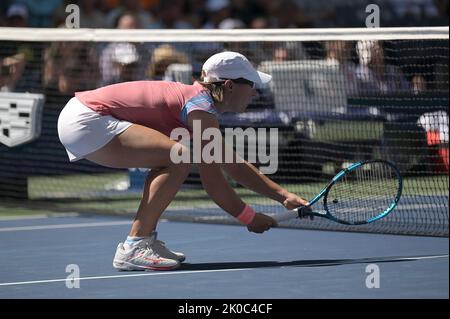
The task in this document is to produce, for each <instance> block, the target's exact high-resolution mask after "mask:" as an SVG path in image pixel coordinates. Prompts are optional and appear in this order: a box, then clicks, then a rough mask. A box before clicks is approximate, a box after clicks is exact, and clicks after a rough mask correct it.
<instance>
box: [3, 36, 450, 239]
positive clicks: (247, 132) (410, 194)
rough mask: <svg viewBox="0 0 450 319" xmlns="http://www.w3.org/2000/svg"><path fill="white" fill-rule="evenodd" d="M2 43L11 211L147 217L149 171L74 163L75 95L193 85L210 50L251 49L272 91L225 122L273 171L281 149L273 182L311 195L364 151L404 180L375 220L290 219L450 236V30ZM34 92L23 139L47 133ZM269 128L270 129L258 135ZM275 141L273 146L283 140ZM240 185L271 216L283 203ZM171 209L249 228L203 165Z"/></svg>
mask: <svg viewBox="0 0 450 319" xmlns="http://www.w3.org/2000/svg"><path fill="white" fill-rule="evenodd" d="M0 43H1V45H0V58H1V59H2V74H1V78H0V79H1V81H0V84H1V85H2V91H9V92H6V93H5V92H2V93H0V198H1V200H0V201H1V204H0V209H2V210H3V211H11V210H12V209H16V210H21V209H31V210H37V209H39V210H44V211H45V210H51V211H77V212H87V213H93V212H98V213H115V214H134V212H135V211H136V209H137V207H138V205H139V199H140V196H141V189H142V187H143V181H144V179H145V174H146V172H144V171H142V170H139V169H131V170H113V169H109V168H103V167H100V166H97V165H95V164H92V163H89V162H87V161H84V160H82V161H80V162H76V163H69V162H68V159H67V156H66V154H65V150H64V149H63V147H62V145H61V144H60V143H59V140H58V136H57V131H56V122H57V118H58V115H59V112H60V111H61V109H62V108H63V106H64V105H65V103H66V102H67V101H68V100H69V99H70V97H71V96H72V95H73V92H75V91H81V90H87V89H93V88H96V87H99V86H102V85H107V84H112V83H117V82H124V81H130V80H145V79H155V80H162V79H164V80H171V81H179V82H184V83H192V81H194V80H195V79H198V78H199V76H200V70H201V64H202V62H204V61H205V60H206V58H208V57H209V56H210V55H212V54H214V53H217V52H220V51H222V50H231V51H238V52H241V53H243V54H244V55H246V56H247V57H248V58H249V59H250V60H251V61H252V62H253V63H254V64H255V65H256V66H257V68H258V69H259V70H261V71H264V72H267V73H270V74H271V75H272V76H273V80H272V82H271V83H270V84H269V85H267V86H264V87H257V91H258V93H259V94H258V96H257V97H256V98H255V99H254V100H253V101H252V103H251V104H250V105H249V107H248V109H247V111H246V112H245V113H242V114H223V115H221V116H220V124H221V127H222V128H223V129H224V131H225V129H226V128H241V129H242V130H243V131H242V132H241V133H242V134H240V135H242V136H245V137H246V138H245V139H244V141H245V143H244V144H243V145H241V144H239V145H238V147H237V149H236V150H237V151H238V152H239V153H240V154H241V155H242V156H243V157H244V158H246V159H248V160H249V161H252V162H254V163H255V165H256V166H258V167H260V168H261V167H264V166H265V164H267V163H264V161H263V158H261V157H258V155H259V154H260V152H259V147H261V145H264V146H270V145H274V144H275V145H276V152H274V153H273V154H269V155H274V157H270V156H269V158H270V159H271V160H273V161H274V162H273V163H274V164H275V166H276V170H275V173H274V174H271V175H269V176H270V177H271V178H272V179H273V180H275V181H276V182H278V183H280V184H281V185H283V186H284V187H286V188H287V189H288V190H289V191H291V192H294V193H297V194H298V195H300V196H302V197H304V198H306V199H310V198H312V197H314V195H315V194H316V193H317V192H318V191H320V189H321V188H322V187H323V186H324V185H325V183H326V182H327V181H328V180H329V179H330V178H331V177H332V176H334V175H335V174H336V173H337V172H338V171H339V170H341V169H342V168H345V167H347V166H349V165H351V163H354V162H356V161H360V160H367V159H374V158H379V159H387V160H389V161H392V162H393V163H395V164H396V165H397V166H398V167H399V168H400V170H401V172H402V175H403V176H404V191H403V196H402V199H401V201H400V203H399V205H398V207H397V209H396V210H394V212H392V213H391V214H390V215H389V216H388V217H386V218H384V219H382V220H380V221H378V222H376V223H374V224H370V225H368V226H358V227H349V226H342V225H337V224H335V223H332V222H329V221H326V220H317V219H316V220H314V221H309V220H308V221H306V220H291V221H287V222H284V223H283V224H282V225H283V226H286V227H296V228H308V229H334V230H345V231H367V232H377V233H394V234H416V235H432V236H448V227H449V225H448V220H449V217H448V196H449V195H448V194H449V175H448V159H449V156H448V93H449V91H448V45H449V43H448V27H430V28H376V29H308V30H298V29H283V30H201V31H199V30H195V31H189V30H179V31H175V30H157V31H156V30H99V29H38V30H36V29H32V30H28V29H20V30H19V29H10V28H1V32H0ZM25 92H30V93H34V94H36V96H40V97H41V98H43V99H44V100H45V102H43V107H42V114H41V117H40V120H39V129H37V130H35V131H36V132H38V133H36V136H35V137H34V138H35V139H31V138H29V139H28V140H26V139H25V140H26V141H25V142H23V139H22V140H21V139H20V138H19V137H23V136H24V135H25V137H26V136H27V134H28V135H30V134H29V133H30V131H31V130H33V129H35V128H33V127H31V126H32V125H31V124H32V123H31V122H34V119H31V118H30V117H31V115H30V114H31V113H30V112H28V111H23V110H22V111H21V110H20V109H21V107H23V108H26V107H29V105H30V103H28V102H27V103H28V104H27V103H25V102H23V101H24V100H26V99H27V98H28V99H31V100H33V96H31V97H30V95H29V94H28V95H27V94H26V93H25ZM12 93H14V94H12ZM21 101H22V102H21ZM23 103H25V104H26V105H28V106H26V105H25V104H23ZM22 104H23V105H25V106H22ZM258 129H265V131H264V132H265V133H267V134H261V135H260V134H255V133H258V132H260V131H258ZM269 129H276V130H272V131H270V130H269ZM252 130H254V131H252ZM37 136H38V137H37ZM242 136H241V137H242ZM36 137H37V138H36ZM7 145H9V146H7ZM12 145H13V146H12ZM250 145H257V146H258V147H256V148H255V147H250ZM241 146H242V147H241ZM265 150H266V154H265V155H267V153H268V152H269V150H270V148H269V147H266V148H265ZM274 150H275V149H274ZM273 163H272V164H273ZM230 183H231V184H232V185H233V186H234V187H235V189H236V192H237V193H238V194H240V195H241V196H242V198H243V200H244V201H246V202H247V203H249V204H251V205H253V206H254V207H255V208H256V209H257V210H258V211H261V212H265V213H268V214H276V213H279V212H283V211H284V208H283V207H282V206H281V205H279V204H278V203H275V202H273V201H272V200H270V199H267V198H264V197H262V196H260V195H258V194H255V193H253V192H251V191H248V190H246V189H244V188H243V187H240V186H239V185H237V184H235V183H234V182H233V181H231V180H230ZM0 212H1V211H0ZM163 216H164V218H167V219H171V220H183V221H196V222H207V223H236V222H235V221H234V220H233V219H231V218H229V217H228V215H226V213H225V212H223V211H222V210H221V209H220V208H219V207H217V206H216V205H215V204H214V203H213V202H212V200H210V199H209V198H208V196H207V194H206V192H205V191H204V190H203V189H202V187H201V182H200V177H199V175H198V173H197V170H196V167H195V165H194V167H193V169H192V172H191V174H190V176H189V178H188V180H187V181H186V183H185V184H184V186H183V188H182V190H180V192H179V193H178V195H177V197H176V199H175V200H174V202H173V203H172V204H171V205H170V206H169V208H168V210H167V211H166V212H165V213H164V215H163Z"/></svg>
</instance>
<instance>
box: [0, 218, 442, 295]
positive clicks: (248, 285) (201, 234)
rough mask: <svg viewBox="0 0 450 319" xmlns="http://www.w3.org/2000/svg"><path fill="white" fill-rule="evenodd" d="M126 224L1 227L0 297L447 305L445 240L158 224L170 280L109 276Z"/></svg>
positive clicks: (61, 221)
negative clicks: (180, 254)
mask: <svg viewBox="0 0 450 319" xmlns="http://www.w3.org/2000/svg"><path fill="white" fill-rule="evenodd" d="M129 226H130V219H129V218H122V217H99V216H84V215H81V216H68V217H42V218H39V217H36V218H27V219H19V220H5V219H3V220H2V221H1V222H0V239H1V240H0V243H1V244H0V245H1V249H0V251H1V254H0V257H1V260H2V265H1V270H2V271H1V274H0V297H1V298H58V299H59V298H133V299H135V298H139V299H141V298H149V299H158V298H161V299H173V298H175V299H177V298H181V299H185V298H188V299H189V298H194V299H196V298H200V299H209V298H219V299H229V298H244V299H245V298H258V299H259V298H262V299H265V298H269V299H280V298H286V299H291V298H294V299H295V298H301V299H315V298H333V299H335V298H338V299H340V298H356V299H360V298H363V299H367V298H369V299H371V298H402V299H403V298H448V291H449V286H448V282H449V280H448V267H449V262H448V240H447V238H429V237H418V236H395V235H380V234H362V233H345V232H330V231H311V230H297V229H272V230H271V231H269V232H267V233H265V234H264V235H255V234H251V233H249V232H247V230H246V229H245V228H243V227H237V226H232V225H209V224H194V223H180V222H162V223H161V224H160V226H159V229H158V230H159V232H160V233H161V234H162V237H161V238H163V239H164V240H166V241H168V242H170V243H171V246H173V247H174V248H173V249H175V250H177V249H178V250H182V251H184V252H185V253H186V254H187V256H188V257H187V260H186V261H185V262H184V263H183V264H182V266H181V268H179V269H178V270H174V271H146V272H118V271H116V270H115V269H113V268H112V256H113V254H114V250H115V244H114V243H116V242H119V241H122V240H123V238H122V237H123V235H122V234H123V233H124V232H126V231H127V229H128V227H129Z"/></svg>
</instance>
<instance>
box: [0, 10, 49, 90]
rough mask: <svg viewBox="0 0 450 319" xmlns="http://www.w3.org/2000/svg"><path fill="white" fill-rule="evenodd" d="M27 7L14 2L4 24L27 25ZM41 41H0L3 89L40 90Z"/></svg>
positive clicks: (10, 25)
mask: <svg viewBox="0 0 450 319" xmlns="http://www.w3.org/2000/svg"><path fill="white" fill-rule="evenodd" d="M28 17H29V15H28V8H27V7H26V6H25V5H24V4H20V3H14V4H12V5H11V6H9V7H8V11H7V19H6V26H7V27H27V26H28ZM41 46H42V44H41V43H30V42H11V41H4V42H2V43H0V47H1V51H0V66H1V67H2V70H1V76H0V77H1V80H0V82H1V87H2V90H3V91H14V92H36V91H39V90H40V62H39V55H40V48H41Z"/></svg>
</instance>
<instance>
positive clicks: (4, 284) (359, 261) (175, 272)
mask: <svg viewBox="0 0 450 319" xmlns="http://www.w3.org/2000/svg"><path fill="white" fill-rule="evenodd" d="M448 257H449V255H448V254H445V255H429V256H410V257H384V258H362V259H357V260H356V262H355V260H349V261H339V262H338V264H339V265H348V264H355V263H376V262H386V261H407V260H424V259H438V258H448ZM330 265H336V262H335V261H331V262H329V263H324V262H318V263H311V264H308V265H307V266H308V267H314V266H330ZM274 267H276V266H274ZM286 267H287V266H282V267H281V268H286ZM255 269H260V268H233V269H210V270H185V271H167V272H166V271H164V272H152V273H139V274H131V275H130V274H128V275H112V276H92V277H80V278H60V279H47V280H34V281H18V282H5V283H0V287H1V286H3V287H4V286H18V285H33V284H45V283H54V282H66V281H67V282H70V283H73V282H74V281H75V280H79V281H81V280H100V279H114V278H127V277H144V276H170V275H183V274H199V273H214V272H231V271H242V270H255Z"/></svg>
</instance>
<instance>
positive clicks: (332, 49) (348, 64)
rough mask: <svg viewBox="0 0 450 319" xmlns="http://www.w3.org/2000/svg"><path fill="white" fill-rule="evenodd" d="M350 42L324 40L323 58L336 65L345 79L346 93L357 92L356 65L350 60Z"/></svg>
mask: <svg viewBox="0 0 450 319" xmlns="http://www.w3.org/2000/svg"><path fill="white" fill-rule="evenodd" d="M352 44H353V42H350V41H327V42H325V59H326V60H327V62H328V63H329V64H330V65H338V66H339V69H340V70H341V72H342V73H343V74H344V77H345V80H346V87H347V93H348V94H350V95H352V94H356V93H357V92H358V78H357V67H356V64H355V63H354V62H353V61H352Z"/></svg>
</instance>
